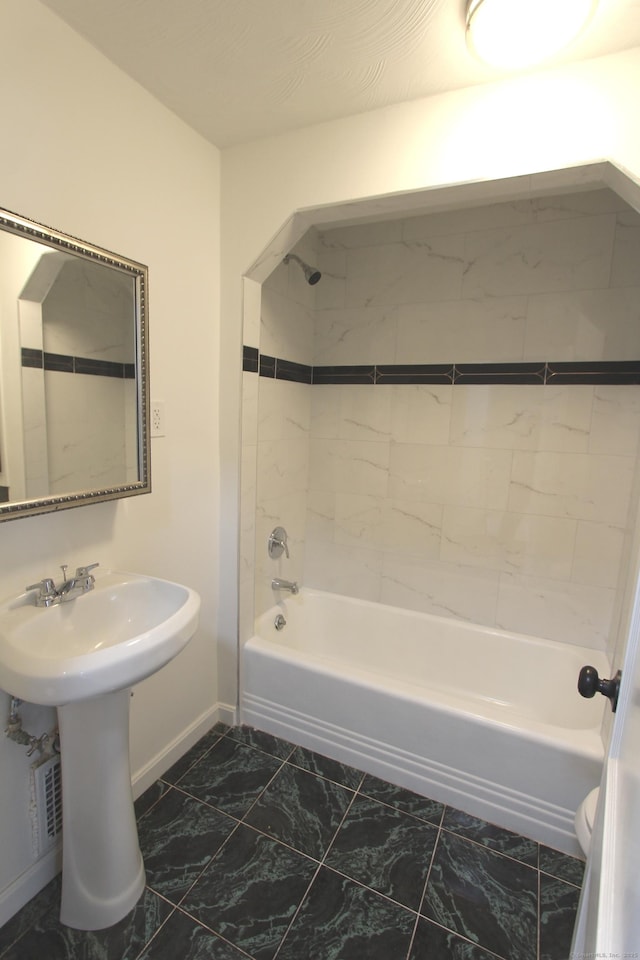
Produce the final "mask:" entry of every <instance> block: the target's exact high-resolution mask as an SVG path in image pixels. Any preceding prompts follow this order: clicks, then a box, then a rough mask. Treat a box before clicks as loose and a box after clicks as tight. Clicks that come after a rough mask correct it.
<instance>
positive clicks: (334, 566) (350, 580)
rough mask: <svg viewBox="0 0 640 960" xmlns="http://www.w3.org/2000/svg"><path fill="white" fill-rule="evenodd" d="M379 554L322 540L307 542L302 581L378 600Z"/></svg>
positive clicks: (348, 595)
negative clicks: (303, 578)
mask: <svg viewBox="0 0 640 960" xmlns="http://www.w3.org/2000/svg"><path fill="white" fill-rule="evenodd" d="M383 556H384V554H383V553H382V551H380V550H370V549H367V548H364V547H350V546H345V545H343V544H338V543H327V542H324V541H316V542H309V543H308V544H307V554H306V557H305V583H306V584H307V585H309V586H313V587H316V588H317V589H318V590H328V591H329V592H330V593H339V594H341V595H343V596H347V597H358V598H359V599H361V600H374V601H377V600H380V574H381V572H382V561H383Z"/></svg>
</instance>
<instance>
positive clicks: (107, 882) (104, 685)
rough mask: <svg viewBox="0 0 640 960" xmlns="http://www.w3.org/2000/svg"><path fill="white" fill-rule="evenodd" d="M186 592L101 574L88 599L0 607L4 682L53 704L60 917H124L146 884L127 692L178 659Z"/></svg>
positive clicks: (97, 924) (189, 611)
mask: <svg viewBox="0 0 640 960" xmlns="http://www.w3.org/2000/svg"><path fill="white" fill-rule="evenodd" d="M199 609H200V598H199V596H198V594H197V593H195V592H194V591H193V590H190V589H189V588H188V587H184V586H181V585H180V584H177V583H172V582H170V581H167V580H158V579H156V578H154V577H145V576H140V575H138V574H128V573H117V572H110V573H101V574H100V573H99V574H98V575H97V576H96V578H95V586H94V588H93V589H92V590H91V591H90V592H87V593H86V594H83V595H82V596H78V597H77V598H75V599H73V600H70V601H68V602H66V603H60V604H58V605H56V606H51V607H48V608H46V607H36V606H35V605H34V597H33V595H27V594H23V595H22V596H20V597H18V598H16V599H15V600H11V601H7V602H6V603H4V604H2V605H0V687H2V689H3V690H5V691H6V692H7V693H10V694H12V695H13V696H15V697H19V698H20V699H21V700H26V701H28V702H30V703H39V704H44V705H48V706H55V707H57V709H58V723H59V729H60V744H61V763H62V791H63V801H62V820H63V835H62V851H63V856H62V901H61V909H60V920H61V922H62V923H64V924H67V925H68V926H71V927H76V928H78V929H81V930H99V929H101V928H103V927H108V926H111V925H112V924H114V923H117V921H118V920H121V919H122V917H124V916H125V915H126V914H127V913H128V912H129V910H131V909H132V907H133V906H134V904H135V903H136V901H137V900H138V898H139V896H140V894H141V893H142V890H143V888H144V866H143V863H142V857H141V854H140V849H139V846H138V835H137V830H136V821H135V815H134V809H133V795H132V792H131V773H130V766H129V699H130V692H131V687H132V686H133V685H134V684H136V683H138V682H139V681H140V680H144V679H145V677H148V676H150V675H151V674H152V673H155V672H156V671H157V670H159V669H160V668H161V667H163V666H164V665H165V664H166V663H168V662H169V660H171V659H173V657H175V656H176V654H178V653H179V652H180V651H181V650H182V648H183V647H184V646H185V645H186V644H187V643H188V642H189V640H190V639H191V637H192V636H193V634H194V633H195V631H196V627H197V624H198V614H199Z"/></svg>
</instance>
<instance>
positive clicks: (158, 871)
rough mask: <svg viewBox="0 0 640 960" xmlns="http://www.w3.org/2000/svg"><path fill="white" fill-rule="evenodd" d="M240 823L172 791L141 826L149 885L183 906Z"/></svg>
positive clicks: (141, 841)
mask: <svg viewBox="0 0 640 960" xmlns="http://www.w3.org/2000/svg"><path fill="white" fill-rule="evenodd" d="M236 826H237V821H235V820H232V819H231V817H227V816H226V815H225V814H224V813H221V812H220V811H219V810H214V809H213V807H209V806H207V804H206V803H201V802H200V801H199V800H194V799H193V798H192V797H188V796H187V795H186V794H184V793H181V792H180V790H177V789H175V788H171V790H170V791H169V793H167V794H166V795H165V796H164V797H163V798H162V799H161V800H159V801H158V803H156V805H155V806H154V807H152V808H151V810H150V811H149V813H147V815H146V816H144V817H142V819H141V820H140V822H139V824H138V836H139V839H140V850H141V851H142V857H143V859H144V866H145V870H146V874H147V884H148V885H149V886H150V887H151V889H152V890H155V891H156V893H159V894H161V895H162V896H163V897H167V899H169V900H171V902H172V903H179V901H180V900H181V899H182V897H183V896H184V895H185V893H186V892H187V890H188V889H189V887H190V886H191V885H192V884H193V883H195V881H196V880H197V879H198V877H199V876H200V874H201V873H202V871H203V870H204V868H205V867H206V865H207V864H208V863H209V861H210V860H211V858H212V857H213V855H214V854H215V853H217V851H218V850H219V849H220V847H221V846H222V844H223V843H224V841H225V840H226V839H227V837H228V836H229V834H230V833H231V831H232V830H233V829H234V828H235V827H236Z"/></svg>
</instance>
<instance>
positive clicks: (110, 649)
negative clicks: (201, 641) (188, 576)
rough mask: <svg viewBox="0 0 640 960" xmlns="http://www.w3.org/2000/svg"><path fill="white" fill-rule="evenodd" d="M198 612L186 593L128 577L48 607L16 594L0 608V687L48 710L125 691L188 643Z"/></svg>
mask: <svg viewBox="0 0 640 960" xmlns="http://www.w3.org/2000/svg"><path fill="white" fill-rule="evenodd" d="M199 607H200V598H199V597H198V595H197V593H195V592H194V591H193V590H190V589H189V587H185V586H182V585H181V584H178V583H172V582H170V581H168V580H158V579H156V578H154V577H145V576H141V575H138V574H132V573H116V572H111V573H104V574H98V575H97V576H96V582H95V587H94V589H93V590H91V591H89V592H88V593H85V594H82V595H81V596H78V597H76V598H75V599H74V600H69V601H68V602H66V603H61V604H58V605H57V606H53V607H36V606H35V605H34V600H33V594H31V595H27V594H23V595H22V596H20V597H18V598H17V599H16V600H13V601H9V602H7V603H4V604H2V605H1V606H0V687H2V689H3V690H5V691H7V692H8V693H11V694H13V695H14V696H16V697H19V698H20V699H21V700H27V701H28V702H29V703H40V704H44V705H48V706H61V705H62V704H65V703H73V702H75V701H78V700H86V699H88V698H91V697H96V696H100V695H101V694H104V693H109V692H111V691H114V690H121V689H123V688H125V687H131V686H133V685H134V684H136V683H139V682H140V680H144V679H145V677H148V676H150V675H151V674H152V673H155V672H156V670H159V669H160V667H162V666H164V664H165V663H168V662H169V660H171V659H173V657H175V656H176V654H178V653H179V652H180V651H181V650H182V648H183V647H184V646H185V645H186V644H187V643H188V641H189V639H190V638H191V637H192V636H193V634H194V633H195V629H196V625H197V620H198V611H199Z"/></svg>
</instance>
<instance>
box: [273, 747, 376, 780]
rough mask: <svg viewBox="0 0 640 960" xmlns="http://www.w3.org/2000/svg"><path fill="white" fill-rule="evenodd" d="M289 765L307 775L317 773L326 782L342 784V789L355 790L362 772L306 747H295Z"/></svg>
mask: <svg viewBox="0 0 640 960" xmlns="http://www.w3.org/2000/svg"><path fill="white" fill-rule="evenodd" d="M289 763H294V764H295V765H296V766H297V767H301V768H302V769H303V770H308V771H309V773H317V774H318V776H320V777H326V778H327V780H334V781H335V782H336V783H340V784H342V786H343V787H350V788H351V789H352V790H356V789H357V788H358V786H359V785H360V782H361V780H362V776H363V775H362V771H361V770H356V769H355V767H350V766H349V765H348V764H347V763H340V761H339V760H332V759H331V757H325V756H323V755H322V754H321V753H316V752H315V751H314V750H307V748H306V747H296V748H295V750H294V751H293V753H292V754H291V756H290V757H289Z"/></svg>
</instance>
